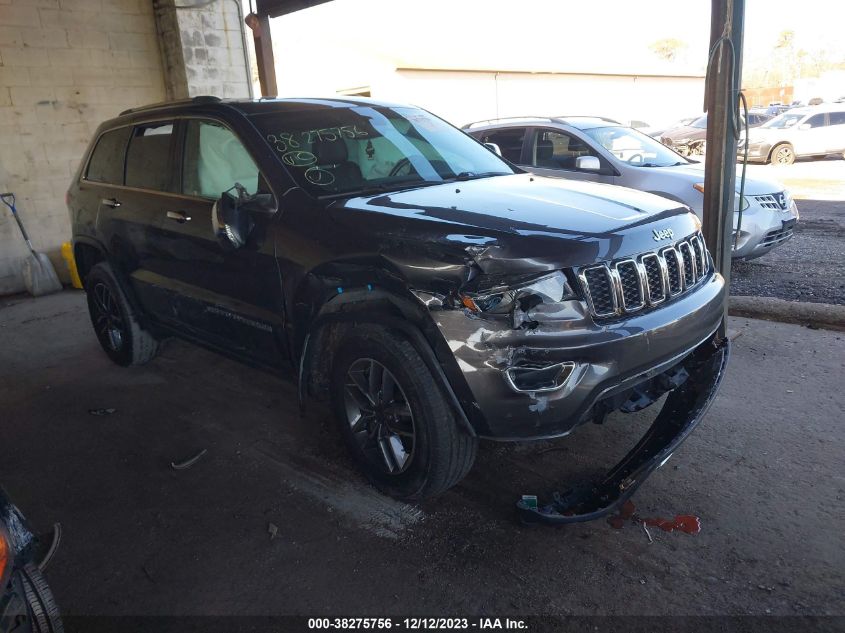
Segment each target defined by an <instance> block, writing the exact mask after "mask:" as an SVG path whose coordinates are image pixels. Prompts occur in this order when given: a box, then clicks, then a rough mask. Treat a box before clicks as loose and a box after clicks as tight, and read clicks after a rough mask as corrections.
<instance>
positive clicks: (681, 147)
mask: <svg viewBox="0 0 845 633" xmlns="http://www.w3.org/2000/svg"><path fill="white" fill-rule="evenodd" d="M771 118H772V115H770V114H766V113H758V112H749V113H748V127H757V126H758V125H763V124H764V123H765V122H766V121H768V120H769V119H771ZM740 119H743V117H740ZM743 127H744V120H743ZM659 140H660V142H661V143H663V144H664V145H665V146H666V147H671V148H672V149H674V150H675V151H676V152H678V153H679V154H681V155H683V156H700V155H701V154H704V151H705V144H706V142H707V115H706V114H703V115H701V116H700V117H698V118H697V119H695V120H694V121H691V122H690V123H689V124H688V125H682V126H679V127H676V128H671V129H668V130H666V131H664V132H663V133H662V134H660V136H659Z"/></svg>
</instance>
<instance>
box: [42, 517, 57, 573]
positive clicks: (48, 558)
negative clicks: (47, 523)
mask: <svg viewBox="0 0 845 633" xmlns="http://www.w3.org/2000/svg"><path fill="white" fill-rule="evenodd" d="M61 542H62V524H61V523H54V524H53V541H52V543H50V549H48V550H47V553H46V554H44V558H42V559H41V562H40V563H38V569H39V570H41V571H44V570H45V569H47V565H49V564H50V561H51V560H53V556H55V554H56V550H57V549H59V543H61Z"/></svg>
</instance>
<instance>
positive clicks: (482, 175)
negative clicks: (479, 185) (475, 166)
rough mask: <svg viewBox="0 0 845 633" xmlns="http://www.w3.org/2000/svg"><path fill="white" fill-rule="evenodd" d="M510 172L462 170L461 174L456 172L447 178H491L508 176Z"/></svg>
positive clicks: (450, 179)
mask: <svg viewBox="0 0 845 633" xmlns="http://www.w3.org/2000/svg"><path fill="white" fill-rule="evenodd" d="M508 174H510V172H507V171H484V172H481V173H479V172H475V171H462V172H460V173H459V174H456V175H455V176H454V177H452V178H447V180H449V181H456V180H457V181H464V180H476V179H478V178H489V177H490V176H507V175H508Z"/></svg>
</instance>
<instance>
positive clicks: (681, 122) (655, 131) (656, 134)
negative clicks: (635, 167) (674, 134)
mask: <svg viewBox="0 0 845 633" xmlns="http://www.w3.org/2000/svg"><path fill="white" fill-rule="evenodd" d="M700 116H701V115H700V114H696V115H695V116H690V117H686V118H683V119H678V120H677V121H674V122H672V123H670V124H668V125H665V124H664V125H660V126H656V127H646V128H639V130H640V132H642V133H643V134H648V135H649V136H650V137H652V138H656V139H659V138H660V135H661V134H663V133H664V132H665V131H666V130H672V129H674V128H678V127H684V126H686V125H689V124H690V123H692V122H693V121H695V120H696V119H697V118H698V117H700ZM632 127H633V126H632Z"/></svg>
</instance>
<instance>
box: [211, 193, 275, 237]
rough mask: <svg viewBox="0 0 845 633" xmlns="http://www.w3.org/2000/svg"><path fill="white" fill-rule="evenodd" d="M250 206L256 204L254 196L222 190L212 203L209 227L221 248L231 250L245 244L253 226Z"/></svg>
mask: <svg viewBox="0 0 845 633" xmlns="http://www.w3.org/2000/svg"><path fill="white" fill-rule="evenodd" d="M239 193H241V194H242V193H244V192H239ZM270 197H271V198H272V196H270ZM252 206H257V203H256V202H255V201H254V197H244V196H243V195H239V196H233V195H232V194H231V193H229V192H228V191H224V192H223V195H222V196H220V198H218V199H217V201H216V202H215V203H214V206H213V207H212V208H211V227H212V229H213V230H214V237H216V238H217V243H218V244H220V246H221V247H222V248H223V250H225V251H233V250H235V249H238V248H241V247H242V246H244V245H245V244H246V241H247V238H248V237H249V234H250V233H251V232H252V229H253V227H254V226H255V222H253V220H252V217H251V216H250V210H251V209H250V207H252Z"/></svg>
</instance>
